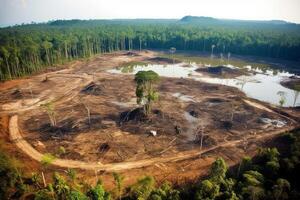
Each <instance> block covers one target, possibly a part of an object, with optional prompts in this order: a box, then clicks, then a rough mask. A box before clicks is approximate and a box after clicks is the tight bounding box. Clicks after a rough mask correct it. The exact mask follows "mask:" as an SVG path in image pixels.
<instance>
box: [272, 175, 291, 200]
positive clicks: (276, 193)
mask: <svg viewBox="0 0 300 200" xmlns="http://www.w3.org/2000/svg"><path fill="white" fill-rule="evenodd" d="M290 189H291V185H290V183H289V181H287V180H286V179H282V178H279V179H277V181H276V185H274V186H273V187H272V190H273V192H272V194H273V197H274V199H275V200H285V199H289V191H290Z"/></svg>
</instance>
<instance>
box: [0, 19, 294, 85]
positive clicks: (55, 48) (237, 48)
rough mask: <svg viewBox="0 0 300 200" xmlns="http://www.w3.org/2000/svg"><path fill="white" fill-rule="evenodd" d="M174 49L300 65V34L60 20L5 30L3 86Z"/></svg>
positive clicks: (0, 33)
mask: <svg viewBox="0 0 300 200" xmlns="http://www.w3.org/2000/svg"><path fill="white" fill-rule="evenodd" d="M296 27H298V26H296ZM171 47H175V48H176V49H178V50H195V51H203V52H211V50H212V48H213V51H214V53H217V54H218V53H223V54H224V53H226V54H228V53H232V54H240V55H254V56H266V57H273V58H282V59H288V60H300V56H299V55H300V28H294V27H293V28H290V29H289V28H285V29H282V28H277V27H276V26H275V25H274V26H272V28H270V26H268V27H266V28H264V26H260V27H259V28H253V27H251V28H247V26H242V27H231V26H220V25H218V26H216V25H213V24H212V25H207V23H206V25H205V26H204V25H199V24H193V23H179V22H177V21H172V20H170V21H168V20H162V21H160V20H157V21H155V20H150V21H147V20H146V21H143V20H137V21H134V20H133V21H113V20H112V21H109V20H108V21H106V20H98V21H97V20H90V21H89V20H85V21H81V20H69V21H65V20H59V21H54V22H49V23H45V24H31V25H22V26H13V27H7V28H2V29H0V80H7V79H12V78H15V77H20V76H23V75H26V74H30V73H32V72H35V71H38V70H40V69H42V68H44V67H46V66H51V65H54V64H61V63H64V62H66V61H71V60H74V59H78V58H87V57H90V56H92V55H95V54H99V53H106V52H113V51H118V50H132V49H134V50H141V49H169V48H171Z"/></svg>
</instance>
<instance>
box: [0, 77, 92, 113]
mask: <svg viewBox="0 0 300 200" xmlns="http://www.w3.org/2000/svg"><path fill="white" fill-rule="evenodd" d="M51 77H64V78H80V79H82V80H83V82H82V83H80V84H79V85H75V86H74V87H71V88H70V89H68V90H67V91H65V92H64V94H63V95H61V96H53V97H50V98H48V99H45V100H39V101H37V102H35V103H34V104H31V105H28V106H24V108H16V109H10V110H2V111H1V110H0V114H9V113H11V114H14V113H18V112H23V111H28V110H31V109H35V108H37V107H39V106H41V105H42V104H45V103H47V102H53V103H63V102H66V101H69V100H71V99H73V98H74V97H75V96H76V95H77V94H78V93H79V92H80V91H78V92H76V90H77V89H78V88H80V87H83V86H85V85H87V84H89V83H90V82H91V81H92V80H93V77H92V76H90V75H87V74H86V75H75V74H74V75H73V74H62V73H55V74H53V75H49V76H48V78H51Z"/></svg>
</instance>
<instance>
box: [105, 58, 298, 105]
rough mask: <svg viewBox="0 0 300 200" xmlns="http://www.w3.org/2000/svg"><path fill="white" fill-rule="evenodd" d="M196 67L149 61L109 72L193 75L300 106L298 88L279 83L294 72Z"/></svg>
mask: <svg viewBox="0 0 300 200" xmlns="http://www.w3.org/2000/svg"><path fill="white" fill-rule="evenodd" d="M227 67H229V68H235V67H234V66H232V65H228V66H227ZM197 68H198V66H197V65H196V64H189V65H186V63H179V64H168V65H158V64H149V65H136V66H127V67H121V68H116V69H112V70H108V71H109V72H110V73H127V74H135V73H137V72H138V71H141V70H153V71H155V72H156V73H158V74H159V75H160V76H165V77H173V78H191V79H194V80H197V81H203V82H207V83H213V84H221V85H227V86H232V87H236V88H238V89H240V90H241V91H243V92H245V94H246V95H247V96H249V97H251V98H254V99H258V100H260V101H264V102H268V103H271V104H275V105H279V104H280V103H282V105H283V106H285V107H294V106H300V98H298V97H299V96H300V95H299V91H295V90H291V89H289V88H286V87H283V86H282V85H281V84H280V82H281V81H282V80H284V79H286V78H288V77H290V76H294V74H291V73H288V72H278V71H275V70H272V69H269V70H266V71H262V70H260V69H258V68H254V67H251V66H245V67H244V68H245V69H247V70H248V72H249V75H243V76H238V77H236V78H215V77H210V76H207V75H203V74H202V73H199V72H197V71H196V69H197ZM237 69H238V68H237Z"/></svg>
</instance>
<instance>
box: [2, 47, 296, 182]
mask: <svg viewBox="0 0 300 200" xmlns="http://www.w3.org/2000/svg"><path fill="white" fill-rule="evenodd" d="M132 61H143V62H149V61H151V62H156V61H157V62H171V61H170V60H161V59H159V58H157V57H156V54H155V53H154V52H151V51H147V52H132V53H128V52H125V53H124V52H119V53H115V54H106V55H100V56H96V57H94V58H91V59H90V60H87V61H79V62H76V63H74V64H72V67H70V68H66V69H63V70H60V71H54V72H48V73H44V74H40V75H36V76H33V77H31V78H27V79H24V80H17V81H13V82H10V81H8V82H5V83H1V84H0V88H1V94H0V115H1V119H2V122H3V124H4V125H3V126H4V127H5V130H7V124H6V123H8V122H6V121H8V120H7V119H8V116H11V115H13V114H14V115H18V117H19V120H18V126H19V130H20V132H21V135H22V136H23V138H24V139H25V140H26V142H28V143H29V144H30V145H31V146H32V147H34V149H36V150H37V151H38V152H40V153H42V154H43V153H51V154H53V155H56V157H59V158H61V159H68V160H75V161H82V162H86V163H101V164H113V163H120V164H121V163H122V162H135V161H136V162H137V161H139V160H147V159H153V158H165V157H172V156H174V155H175V156H176V155H180V154H181V153H184V152H189V151H198V150H200V148H201V147H200V138H201V133H203V134H204V136H203V147H202V149H201V150H203V149H210V148H212V147H214V146H218V145H221V144H223V143H226V142H231V141H232V144H234V145H231V146H226V148H225V147H221V146H220V148H218V149H214V150H213V151H212V152H209V153H206V154H205V155H204V156H202V157H201V158H199V157H195V158H192V159H191V158H189V159H186V160H181V161H178V162H170V163H169V162H160V161H159V160H160V159H158V162H157V163H154V164H153V163H152V164H151V165H150V166H149V165H145V166H144V167H145V168H142V169H141V167H140V166H139V168H138V169H130V170H126V173H125V176H127V177H129V178H127V179H126V180H125V182H126V183H132V182H133V181H134V180H135V179H136V178H138V177H140V176H141V175H144V174H150V175H154V176H155V177H156V178H158V180H159V181H162V180H171V181H174V182H179V183H182V182H186V181H191V180H194V178H195V177H197V176H199V175H203V174H205V173H206V172H207V169H208V167H209V165H210V163H211V162H213V160H214V158H215V157H216V156H222V157H224V158H225V159H226V160H227V162H229V164H234V163H235V162H237V161H238V159H239V158H240V157H242V156H244V155H253V154H254V152H255V150H256V149H257V148H258V147H259V146H261V145H262V144H263V141H262V138H260V136H263V135H264V134H268V133H272V132H281V131H286V130H288V129H292V128H293V127H295V126H297V124H298V123H297V121H295V119H296V120H297V119H299V118H298V117H299V111H293V112H289V113H292V115H293V116H294V117H293V118H290V117H289V116H288V115H285V114H284V113H285V112H284V111H282V112H281V113H279V112H278V108H277V109H275V111H274V110H273V108H272V107H271V106H270V105H268V104H265V103H261V102H258V101H254V100H252V99H249V98H248V97H246V96H245V95H244V94H243V93H242V92H240V91H239V90H238V89H235V88H231V87H227V86H221V85H214V84H208V83H203V82H199V81H195V80H191V79H176V78H166V77H162V78H161V81H160V82H159V83H158V84H157V86H156V88H157V90H158V91H159V93H160V98H159V101H158V102H156V103H155V104H154V105H153V111H152V114H151V116H150V117H148V118H145V117H140V116H139V112H136V111H137V110H138V107H139V106H138V105H137V104H136V99H135V83H134V81H133V79H134V77H133V75H128V74H111V73H108V72H106V71H107V70H108V69H111V68H114V67H117V66H120V65H122V64H124V63H127V62H132ZM66 67H68V66H66ZM48 102H52V104H53V106H54V111H55V118H56V121H57V124H56V126H55V127H53V126H51V124H50V120H49V116H48V114H47V112H46V110H45V109H44V108H43V107H42V106H41V105H43V104H45V103H48ZM251 102H252V103H251ZM253 102H255V103H253ZM124 114H125V115H124ZM124 116H126V120H124ZM266 119H268V120H266ZM5 124H6V125H5ZM150 131H156V132H157V135H156V136H153V135H151V134H150ZM1 134H3V135H5V136H3V137H4V138H6V140H7V137H8V135H7V131H6V132H4V131H3V133H2V132H1ZM246 138H251V139H249V140H246ZM255 138H257V140H256V139H255ZM235 141H239V142H238V143H237V142H235ZM240 141H242V142H240ZM6 142H7V143H9V142H8V141H6ZM10 145H11V146H13V141H11V143H10V144H8V146H10ZM61 147H64V149H65V153H62V152H60V151H59V149H60V148H61ZM20 152H21V150H20ZM22 159H25V158H23V157H22ZM27 159H29V158H27ZM161 160H163V159H161ZM34 166H35V165H34ZM35 167H37V168H38V165H37V166H35ZM175 172H180V176H179V175H178V173H175ZM100 174H102V176H103V177H105V178H107V179H109V180H110V179H111V178H109V177H108V176H109V174H107V173H105V171H101V173H100ZM81 176H86V177H89V178H91V180H94V179H95V177H94V173H92V172H84V173H82V174H81Z"/></svg>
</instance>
